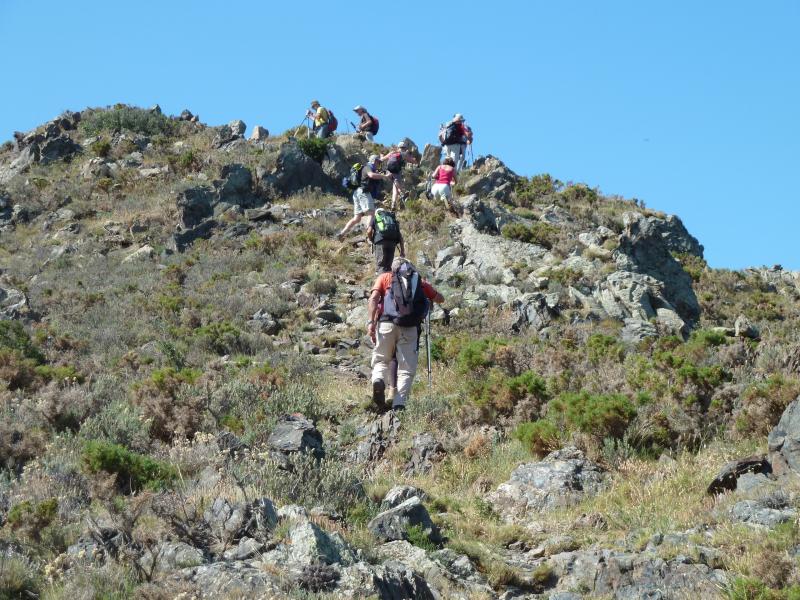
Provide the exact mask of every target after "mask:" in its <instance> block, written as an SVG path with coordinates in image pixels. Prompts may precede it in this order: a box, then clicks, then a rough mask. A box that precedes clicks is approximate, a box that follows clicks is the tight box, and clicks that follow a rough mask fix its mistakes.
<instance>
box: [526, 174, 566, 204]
mask: <svg viewBox="0 0 800 600" xmlns="http://www.w3.org/2000/svg"><path fill="white" fill-rule="evenodd" d="M562 187H563V184H562V183H561V182H560V181H559V180H558V179H553V178H552V177H551V176H550V175H549V174H547V173H542V174H541V175H534V176H533V177H531V178H530V179H525V178H520V180H519V182H518V183H517V186H516V189H515V192H516V200H517V204H518V205H519V206H531V205H532V204H535V203H536V202H538V201H540V200H543V199H544V198H545V197H547V196H550V195H552V194H555V193H556V192H558V191H559V190H560V189H561V188H562Z"/></svg>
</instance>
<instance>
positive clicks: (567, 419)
mask: <svg viewBox="0 0 800 600" xmlns="http://www.w3.org/2000/svg"><path fill="white" fill-rule="evenodd" d="M635 416H636V407H635V406H634V405H633V403H632V402H631V401H630V399H628V397H627V396H624V395H622V394H590V393H589V392H587V391H582V392H579V393H577V394H575V393H564V394H561V396H559V397H558V398H556V399H555V400H551V401H550V403H549V404H548V405H547V418H548V419H549V420H552V421H553V422H556V423H557V422H558V421H562V422H563V423H564V425H565V428H566V429H569V430H573V431H581V432H583V433H587V434H590V435H592V436H594V437H596V438H598V439H601V440H602V439H603V438H605V437H612V438H621V437H622V435H623V434H624V433H625V429H627V427H628V424H629V423H630V422H631V420H632V419H633V418H634V417H635Z"/></svg>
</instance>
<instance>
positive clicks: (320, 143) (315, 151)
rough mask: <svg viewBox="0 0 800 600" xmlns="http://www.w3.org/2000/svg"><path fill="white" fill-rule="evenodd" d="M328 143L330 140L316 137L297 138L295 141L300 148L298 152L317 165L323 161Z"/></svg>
mask: <svg viewBox="0 0 800 600" xmlns="http://www.w3.org/2000/svg"><path fill="white" fill-rule="evenodd" d="M330 143H331V140H328V139H322V138H318V137H310V138H299V139H298V140H297V145H298V146H299V147H300V150H302V151H303V154H305V155H306V156H308V157H309V158H312V159H313V160H315V161H316V162H318V163H319V164H322V161H323V160H325V156H326V155H327V154H328V145H329V144H330Z"/></svg>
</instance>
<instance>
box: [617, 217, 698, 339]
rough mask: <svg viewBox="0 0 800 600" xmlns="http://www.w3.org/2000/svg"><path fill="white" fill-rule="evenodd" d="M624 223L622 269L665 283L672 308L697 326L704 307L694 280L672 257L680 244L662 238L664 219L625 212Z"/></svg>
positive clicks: (619, 254) (619, 256)
mask: <svg viewBox="0 0 800 600" xmlns="http://www.w3.org/2000/svg"><path fill="white" fill-rule="evenodd" d="M623 220H624V225H625V231H624V232H623V233H622V235H621V236H620V237H619V247H618V248H617V250H616V252H615V258H616V262H617V267H618V268H619V270H621V271H631V272H633V273H641V274H643V275H649V276H650V277H652V278H653V279H655V280H657V281H659V282H661V284H662V286H663V295H664V298H665V299H666V301H667V302H668V303H669V306H670V307H674V308H675V311H676V312H677V313H678V314H679V315H680V317H681V318H682V319H683V320H684V321H687V322H689V323H694V322H695V321H696V320H697V319H698V317H699V316H700V304H699V303H698V301H697V297H696V296H695V293H694V289H693V288H692V278H691V277H690V276H689V274H688V273H686V271H684V270H683V267H682V266H681V264H680V263H679V262H678V261H677V260H676V259H675V258H674V257H673V256H672V248H671V246H674V245H675V244H676V243H677V242H675V241H674V240H673V241H672V242H671V243H668V242H667V241H665V239H668V238H665V237H663V236H662V233H661V229H662V228H663V226H664V225H663V220H662V219H657V218H656V217H645V216H644V215H642V214H641V213H637V212H627V213H625V214H624V215H623ZM687 235H688V234H687ZM692 239H694V238H692ZM695 241H696V240H695Z"/></svg>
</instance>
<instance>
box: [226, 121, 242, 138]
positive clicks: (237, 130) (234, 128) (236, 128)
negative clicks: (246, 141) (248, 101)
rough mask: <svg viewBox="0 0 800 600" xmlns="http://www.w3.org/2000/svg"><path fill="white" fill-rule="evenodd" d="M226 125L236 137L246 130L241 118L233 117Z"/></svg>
mask: <svg viewBox="0 0 800 600" xmlns="http://www.w3.org/2000/svg"><path fill="white" fill-rule="evenodd" d="M228 127H230V128H231V133H233V135H235V136H236V137H242V136H244V132H245V131H247V125H245V122H244V121H242V120H241V119H235V120H233V121H231V122H230V123H228Z"/></svg>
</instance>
